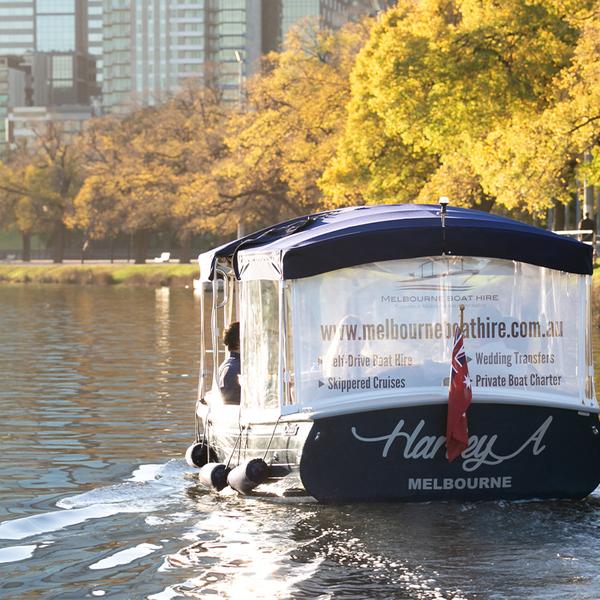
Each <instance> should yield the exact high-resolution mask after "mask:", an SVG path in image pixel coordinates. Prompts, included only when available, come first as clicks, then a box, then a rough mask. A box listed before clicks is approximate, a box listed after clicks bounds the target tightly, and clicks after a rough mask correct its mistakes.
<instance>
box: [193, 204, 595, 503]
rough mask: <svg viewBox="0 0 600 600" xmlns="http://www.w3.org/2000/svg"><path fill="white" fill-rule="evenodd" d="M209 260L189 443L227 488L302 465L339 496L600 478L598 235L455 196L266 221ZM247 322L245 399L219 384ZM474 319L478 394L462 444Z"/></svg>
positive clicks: (517, 490)
mask: <svg viewBox="0 0 600 600" xmlns="http://www.w3.org/2000/svg"><path fill="white" fill-rule="evenodd" d="M199 266H200V282H201V283H200V285H201V287H202V293H201V294H200V305H201V313H202V340H201V344H200V346H201V348H200V350H201V366H200V378H199V385H198V397H197V402H196V411H195V418H196V432H195V439H194V442H193V444H192V445H191V446H190V448H188V451H187V458H188V462H189V463H190V464H193V465H195V466H197V467H200V479H201V481H202V482H203V483H205V484H206V485H208V486H209V487H210V486H212V487H214V488H216V489H222V488H224V487H225V486H228V485H229V486H231V487H233V488H234V489H236V490H237V491H239V492H241V493H245V494H257V493H260V490H261V487H264V486H267V487H268V486H269V485H270V484H271V483H272V482H273V481H276V482H277V484H278V485H280V486H281V488H282V489H285V488H286V484H285V482H286V481H287V480H289V481H290V489H295V488H294V486H296V487H298V486H300V488H301V490H302V491H303V493H305V494H306V495H307V496H310V497H312V498H314V499H316V500H317V501H319V502H323V503H338V502H372V501H410V502H419V501H437V500H444V501H448V500H458V501H479V500H500V499H506V500H514V499H548V498H557V499H580V498H584V497H585V496H587V495H589V494H590V493H591V492H592V491H593V490H595V489H596V487H597V486H598V484H599V483H600V421H599V418H600V417H599V414H600V408H599V405H598V402H597V401H596V396H595V390H594V371H593V362H592V346H591V301H590V298H591V274H592V269H593V259H592V249H591V247H590V246H589V245H586V244H582V243H580V242H578V241H576V240H573V239H569V238H565V237H561V236H558V235H555V234H554V233H552V232H550V231H547V230H544V229H540V228H537V227H534V226H531V225H528V224H524V223H521V222H518V221H515V220H512V219H508V218H504V217H500V216H497V215H492V214H489V213H485V212H481V211H477V210H471V209H466V208H460V207H453V206H448V207H447V206H446V204H440V205H435V204H432V205H408V204H402V205H380V206H359V207H350V208H341V209H339V210H331V211H326V212H321V213H317V214H312V215H308V216H305V217H298V218H295V219H292V220H289V221H286V222H284V223H281V224H279V225H275V226H273V227H270V228H266V229H263V230H261V231H258V232H256V233H254V234H251V235H247V236H245V237H242V238H240V239H237V240H235V241H232V242H230V243H227V244H224V245H222V246H220V247H218V248H215V249H213V250H211V251H209V252H206V253H204V254H202V255H200V257H199ZM461 315H462V319H461ZM235 321H238V322H239V323H240V332H241V333H240V337H241V374H240V376H239V379H240V384H241V401H240V403H239V404H232V403H229V402H226V401H224V399H223V396H222V394H221V391H220V388H219V383H218V367H219V364H220V363H221V362H222V360H223V359H224V358H225V356H226V355H225V349H224V347H223V342H222V339H221V338H222V333H223V330H224V329H225V328H226V327H227V326H228V325H229V324H230V323H232V322H235ZM456 331H459V332H460V335H461V337H462V343H463V345H464V351H465V354H466V357H467V366H468V372H469V378H470V381H468V382H467V384H466V385H468V386H469V388H470V390H471V394H472V400H471V403H470V406H469V408H468V410H467V411H466V413H465V417H466V419H467V422H468V440H467V442H466V446H465V447H464V450H463V451H462V452H461V453H460V456H458V458H456V460H449V459H448V456H449V455H448V453H447V450H446V438H445V435H446V424H447V418H448V403H449V388H448V386H449V380H450V371H451V360H452V352H453V335H454V333H453V332H456ZM292 484H293V485H292ZM278 489H279V488H278Z"/></svg>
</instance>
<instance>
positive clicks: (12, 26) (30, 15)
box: [0, 0, 35, 56]
mask: <svg viewBox="0 0 600 600" xmlns="http://www.w3.org/2000/svg"><path fill="white" fill-rule="evenodd" d="M34 14H35V2H34V0H27V1H25V2H0V54H1V55H5V56H23V55H24V54H26V53H27V52H33V51H34V50H35V17H34Z"/></svg>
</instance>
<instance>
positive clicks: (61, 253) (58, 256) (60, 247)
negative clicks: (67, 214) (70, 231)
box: [52, 222, 67, 263]
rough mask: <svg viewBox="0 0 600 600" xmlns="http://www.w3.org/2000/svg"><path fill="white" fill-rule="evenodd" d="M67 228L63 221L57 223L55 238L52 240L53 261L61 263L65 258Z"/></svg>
mask: <svg viewBox="0 0 600 600" xmlns="http://www.w3.org/2000/svg"><path fill="white" fill-rule="evenodd" d="M66 237H67V228H66V227H65V224H64V223H63V222H60V223H58V224H57V225H56V229H55V230H54V239H53V240H52V262H55V263H61V262H63V260H64V258H65V242H66Z"/></svg>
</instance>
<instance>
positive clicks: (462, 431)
mask: <svg viewBox="0 0 600 600" xmlns="http://www.w3.org/2000/svg"><path fill="white" fill-rule="evenodd" d="M471 397H472V393H471V379H470V378H469V368H468V366H467V355H466V354H465V347H464V345H463V335H462V331H461V329H460V327H459V326H458V325H456V326H455V330H454V345H453V347H452V371H451V373H450V390H449V392H448V420H447V422H446V449H447V454H448V461H449V462H452V461H453V460H454V459H455V458H456V457H457V456H460V454H461V452H462V451H463V450H464V449H465V448H466V447H467V445H468V443H469V428H468V426H467V409H468V408H469V405H470V404H471Z"/></svg>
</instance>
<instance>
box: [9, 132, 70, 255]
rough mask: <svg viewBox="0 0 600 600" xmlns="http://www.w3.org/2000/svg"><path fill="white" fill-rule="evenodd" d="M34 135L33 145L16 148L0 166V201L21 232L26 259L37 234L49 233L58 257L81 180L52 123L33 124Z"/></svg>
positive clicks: (66, 139)
mask: <svg viewBox="0 0 600 600" xmlns="http://www.w3.org/2000/svg"><path fill="white" fill-rule="evenodd" d="M34 135H35V137H34V140H33V142H32V144H31V145H29V146H27V145H23V146H20V147H18V148H17V149H16V150H15V151H13V152H12V153H11V154H9V158H8V160H7V161H6V162H5V163H4V164H3V165H1V166H0V190H1V191H2V194H1V195H2V201H1V202H2V204H3V205H4V207H5V210H4V215H5V217H6V218H8V219H9V220H10V224H11V225H12V226H13V227H15V228H16V229H17V230H18V231H20V232H21V236H22V239H23V259H24V260H29V259H30V250H31V235H32V234H35V233H37V234H44V235H48V236H49V237H50V239H51V240H52V245H53V251H52V258H53V260H54V262H62V261H63V258H64V249H65V236H66V232H67V220H68V218H69V213H70V211H71V209H72V202H73V198H74V196H75V195H76V193H77V191H78V189H79V186H80V185H81V177H80V175H81V171H80V163H79V156H78V154H77V150H76V148H75V146H74V145H73V144H72V142H71V140H70V138H69V136H68V135H66V134H65V132H64V130H63V128H62V127H61V126H60V125H58V124H56V123H52V122H50V123H48V124H46V125H45V126H43V127H40V128H36V129H34ZM9 215H10V216H9Z"/></svg>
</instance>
